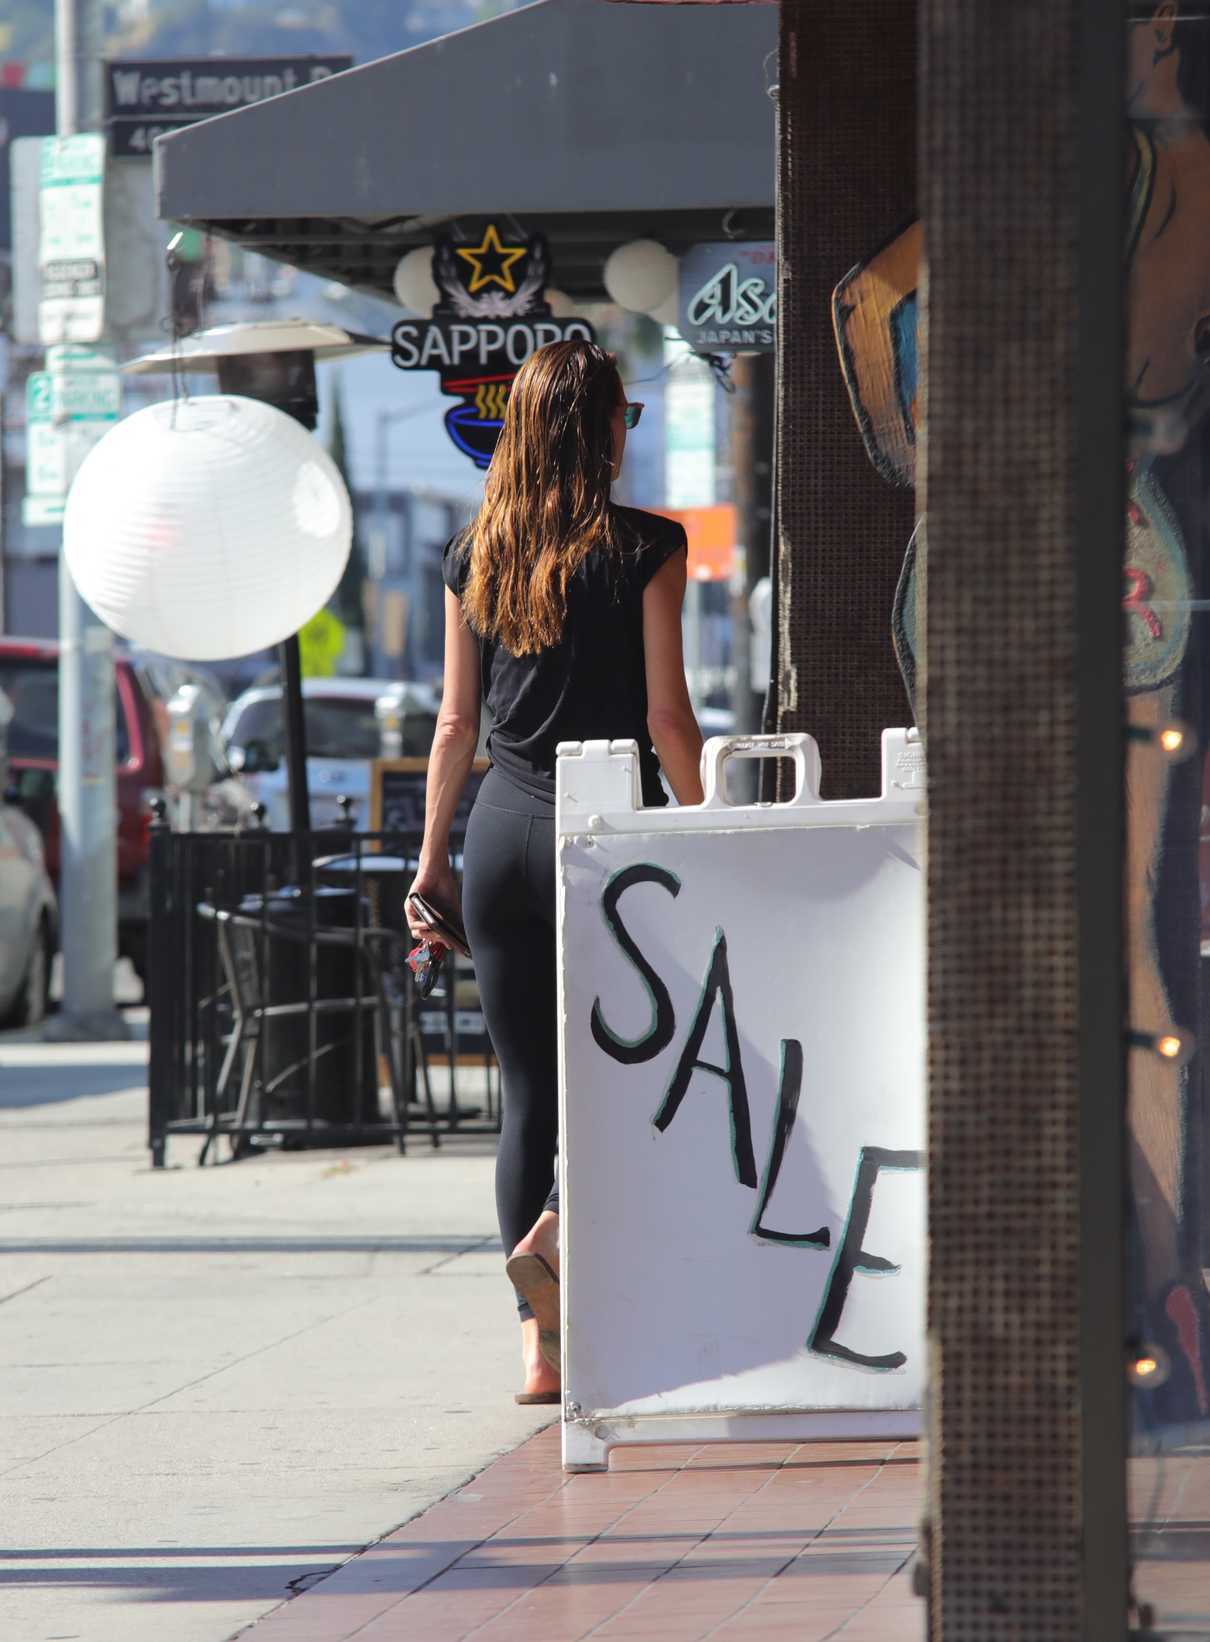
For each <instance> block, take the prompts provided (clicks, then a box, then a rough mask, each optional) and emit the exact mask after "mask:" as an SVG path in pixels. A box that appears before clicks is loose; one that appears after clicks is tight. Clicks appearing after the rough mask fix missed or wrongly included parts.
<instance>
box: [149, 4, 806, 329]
mask: <svg viewBox="0 0 1210 1642" xmlns="http://www.w3.org/2000/svg"><path fill="white" fill-rule="evenodd" d="M776 51H777V13H776V11H775V10H774V9H773V8H766V7H748V6H737V7H719V8H714V7H711V8H709V9H699V8H697V7H694V6H671V7H667V8H664V7H650V8H644V7H633V8H631V7H618V6H610V5H603V4H601V0H537V3H536V4H534V5H531V6H526V7H525V8H523V9H522V10H520V11H515V12H510V13H507V14H506V15H504V16H502V17H498V18H493V19H492V20H491V21H490V22H486V23H480V24H478V25H476V26H475V27H473V28H469V29H464V30H462V31H461V32H459V33H457V34H452V35H447V36H446V37H445V38H444V39H440V40H435V41H433V42H431V43H430V44H428V45H424V46H418V47H416V48H415V49H413V50H411V51H404V52H400V53H399V54H398V55H397V56H393V57H384V58H380V59H379V60H378V61H377V62H373V63H367V64H366V65H365V66H364V67H361V68H354V69H350V70H349V71H348V72H347V73H345V74H339V75H336V76H334V77H333V78H332V79H329V80H325V81H322V82H320V83H319V84H317V85H313V86H307V87H306V88H304V89H302V90H300V91H294V92H289V93H287V94H286V95H284V96H280V97H275V98H273V99H272V101H270V102H266V103H262V104H259V105H257V106H256V107H253V108H249V109H243V110H241V111H239V112H238V113H234V114H225V115H220V116H219V117H217V118H215V119H211V120H207V121H205V122H204V123H202V124H200V125H197V126H193V127H192V128H189V129H187V130H184V131H179V132H176V133H174V134H173V135H171V136H168V137H164V138H161V139H160V141H159V142H158V143H157V144H156V149H155V160H156V177H157V188H158V203H159V212H160V215H161V216H162V217H167V218H171V219H172V220H174V221H177V222H188V223H192V224H195V225H196V226H198V227H205V228H208V229H210V230H211V231H213V232H215V233H219V234H222V235H223V236H225V237H227V238H230V239H233V240H235V241H237V242H238V243H240V244H243V245H246V246H247V247H248V248H249V249H254V250H258V251H260V252H262V253H264V254H265V255H268V256H272V257H275V258H277V259H278V260H280V261H284V262H289V263H291V264H293V265H295V266H296V267H299V268H304V269H307V270H308V271H310V272H313V273H318V274H322V275H324V276H325V277H329V278H334V279H341V280H344V281H345V282H346V283H348V284H350V285H354V286H357V287H360V288H362V289H366V290H373V291H377V292H380V293H381V292H389V291H390V289H391V275H392V272H393V270H394V267H395V264H396V263H397V261H398V260H399V257H400V256H401V255H402V254H403V252H405V251H407V250H409V249H410V248H411V247H412V246H415V245H420V244H426V243H428V242H429V241H430V240H431V239H432V238H433V235H434V232H436V231H440V230H441V229H443V228H444V227H445V225H447V224H449V223H450V222H451V221H458V220H460V219H468V221H471V222H473V221H474V220H475V219H483V218H485V217H498V218H505V219H507V218H508V216H509V215H512V216H513V217H515V218H517V219H518V220H519V222H520V224H521V225H522V226H523V227H524V229H525V230H526V231H527V232H531V233H532V232H543V233H545V234H546V236H547V238H548V239H549V240H550V243H551V249H552V253H553V260H554V268H555V282H556V283H557V284H558V285H559V286H560V287H561V288H562V289H564V290H566V291H568V292H569V294H571V295H572V296H574V297H578V298H581V299H583V298H587V297H590V296H596V295H599V294H600V273H601V265H602V263H603V261H604V258H605V256H606V255H607V254H608V252H609V251H610V250H611V249H612V248H613V246H614V245H617V244H620V243H621V242H622V241H623V240H626V239H630V238H633V237H635V236H636V235H638V234H650V235H651V236H652V237H654V238H656V239H659V240H662V241H663V242H664V243H665V244H666V245H667V246H668V247H669V249H670V250H673V251H680V250H684V249H685V248H686V247H687V246H688V245H690V244H693V243H695V242H699V241H702V240H717V239H722V238H726V237H727V236H728V235H735V236H736V237H741V238H745V239H748V238H769V237H771V236H772V225H773V186H774V145H773V104H772V102H771V100H770V98H769V95H768V92H767V89H766V87H767V85H768V84H769V83H770V82H771V81H772V80H773V79H774V78H775V77H776Z"/></svg>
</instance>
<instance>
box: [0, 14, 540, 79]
mask: <svg viewBox="0 0 1210 1642" xmlns="http://www.w3.org/2000/svg"><path fill="white" fill-rule="evenodd" d="M513 9H514V0H105V3H104V4H103V5H102V7H101V11H102V28H103V50H104V52H105V54H106V55H107V56H130V57H175V56H182V57H194V56H199V57H200V56H207V55H209V54H210V53H221V54H223V55H226V56H232V57H273V56H294V55H297V54H299V53H302V52H347V53H349V54H350V55H351V56H352V57H353V59H354V60H355V61H356V62H359V63H364V62H369V61H370V60H371V59H372V58H374V57H384V56H386V55H387V54H388V53H389V52H393V51H403V50H405V49H406V48H407V47H408V46H414V45H420V44H421V43H422V42H423V41H425V40H432V39H435V38H436V37H437V36H438V35H440V34H449V33H450V32H451V31H452V30H454V29H460V28H465V27H467V26H468V24H471V23H476V22H481V21H482V20H483V19H484V18H487V17H494V16H495V15H497V13H499V12H502V11H511V10H513ZM53 55H54V38H53V7H52V5H51V4H50V0H5V3H4V7H3V20H2V21H0V62H3V61H5V60H7V61H13V62H23V63H26V64H28V65H38V64H44V63H49V62H50V61H51V60H52V58H53Z"/></svg>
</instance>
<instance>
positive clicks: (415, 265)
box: [392, 245, 441, 314]
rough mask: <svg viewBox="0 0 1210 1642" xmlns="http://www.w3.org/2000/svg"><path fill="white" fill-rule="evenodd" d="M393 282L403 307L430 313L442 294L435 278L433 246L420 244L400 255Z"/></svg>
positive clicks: (417, 312)
mask: <svg viewBox="0 0 1210 1642" xmlns="http://www.w3.org/2000/svg"><path fill="white" fill-rule="evenodd" d="M392 284H393V285H394V287H395V295H396V296H397V297H398V299H399V303H400V306H401V307H404V308H410V309H411V311H412V313H414V314H427V313H429V312H430V311H431V310H432V308H433V307H434V305H435V304H436V302H437V301H438V299H439V298H440V296H441V292H440V291H439V290H438V289H437V285H436V282H435V280H434V279H433V248H432V246H431V245H418V246H417V247H416V249H415V250H414V251H409V252H408V253H407V255H406V256H404V257H400V259H399V262H398V264H397V265H396V268H395V278H394V279H393V281H392Z"/></svg>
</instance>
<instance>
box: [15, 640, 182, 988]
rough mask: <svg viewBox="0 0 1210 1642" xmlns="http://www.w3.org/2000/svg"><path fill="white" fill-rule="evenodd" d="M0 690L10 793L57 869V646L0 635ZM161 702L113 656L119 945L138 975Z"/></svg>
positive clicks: (159, 768) (123, 659)
mask: <svg viewBox="0 0 1210 1642" xmlns="http://www.w3.org/2000/svg"><path fill="white" fill-rule="evenodd" d="M0 690H3V691H5V693H6V694H7V696H8V698H9V700H10V702H11V705H12V710H13V716H12V723H11V726H10V730H9V749H8V752H9V792H10V797H11V798H12V800H14V801H15V802H16V803H17V804H19V805H20V807H21V809H22V810H23V811H24V812H25V815H26V816H27V817H28V818H29V820H30V821H32V822H33V823H34V825H35V826H36V827H37V829H38V830H39V831H40V832H41V834H42V838H43V841H44V845H45V851H46V864H47V867H48V869H49V871H50V874H51V877H52V878H53V879H54V880H55V882H56V883H57V882H58V877H59V837H60V829H59V807H58V801H57V796H56V782H57V779H58V771H59V646H58V645H57V644H55V643H52V642H50V641H48V640H43V639H8V638H5V639H0ZM165 729H166V720H165V714H164V710H163V702H162V701H161V700H159V698H158V697H157V695H156V694H155V691H154V689H153V688H152V686H151V683H150V682H149V679H148V676H147V675H146V673H145V671H144V669H143V668H142V667H141V666H140V665H139V664H138V663H137V662H136V661H135V659H134V658H133V657H131V656H130V655H129V654H128V653H126V652H125V651H119V652H118V653H117V655H116V656H115V659H114V730H115V743H116V745H115V754H116V765H117V768H116V771H115V780H116V785H117V794H116V796H117V829H118V839H117V846H118V863H117V865H118V950H119V952H120V953H122V954H123V955H124V956H126V957H128V958H129V959H130V960H131V962H132V963H133V964H134V967H135V969H136V971H137V972H138V974H139V975H140V977H141V976H143V975H144V973H145V969H146V956H147V909H148V876H147V874H148V856H149V850H150V826H151V815H150V804H151V801H152V799H153V798H155V797H156V796H157V795H158V794H159V793H160V792H161V791H162V790H163V787H164V758H163V749H162V743H161V735H162V734H163V732H164V730H165Z"/></svg>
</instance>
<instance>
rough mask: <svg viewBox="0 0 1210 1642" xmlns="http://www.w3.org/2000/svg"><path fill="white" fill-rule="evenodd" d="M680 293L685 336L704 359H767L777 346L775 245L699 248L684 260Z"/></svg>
mask: <svg viewBox="0 0 1210 1642" xmlns="http://www.w3.org/2000/svg"><path fill="white" fill-rule="evenodd" d="M679 292H680V332H681V335H682V336H683V337H684V339H685V341H686V342H688V344H689V346H690V347H691V348H696V349H697V350H698V352H699V353H763V352H771V351H772V349H773V347H774V346H775V342H776V335H777V333H776V328H775V327H776V322H777V252H776V249H775V248H774V247H773V246H772V245H770V244H766V243H763V242H762V243H759V244H757V243H753V244H747V243H743V244H738V243H734V242H727V243H724V244H721V245H695V246H694V248H693V249H692V250H691V251H688V252H686V254H685V255H684V256H683V257H682V258H681V273H680V288H679Z"/></svg>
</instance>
